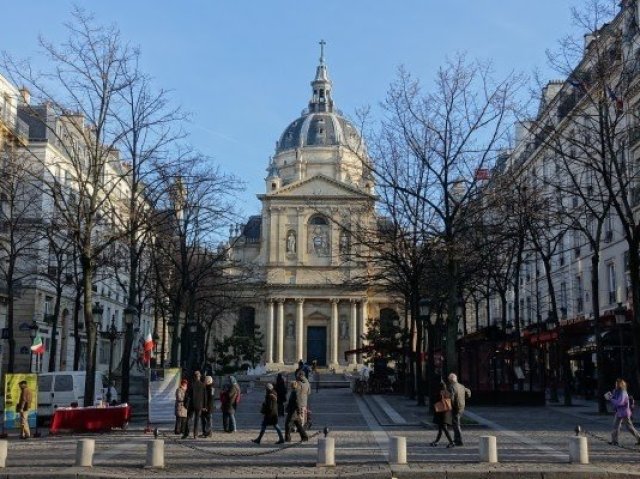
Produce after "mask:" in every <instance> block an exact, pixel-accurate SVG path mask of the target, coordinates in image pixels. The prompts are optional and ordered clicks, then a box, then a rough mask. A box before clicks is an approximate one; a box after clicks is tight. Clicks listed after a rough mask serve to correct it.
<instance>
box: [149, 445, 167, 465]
mask: <svg viewBox="0 0 640 479" xmlns="http://www.w3.org/2000/svg"><path fill="white" fill-rule="evenodd" d="M146 467H164V441H163V440H162V439H154V440H153V441H149V442H148V443H147V464H146Z"/></svg>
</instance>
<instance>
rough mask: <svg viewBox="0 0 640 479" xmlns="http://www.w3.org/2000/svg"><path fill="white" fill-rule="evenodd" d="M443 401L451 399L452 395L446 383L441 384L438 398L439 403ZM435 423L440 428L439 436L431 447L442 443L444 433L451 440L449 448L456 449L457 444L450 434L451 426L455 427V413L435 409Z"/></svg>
mask: <svg viewBox="0 0 640 479" xmlns="http://www.w3.org/2000/svg"><path fill="white" fill-rule="evenodd" d="M443 399H449V400H450V399H451V394H450V393H449V391H448V389H447V385H446V384H445V383H444V382H442V383H440V393H439V396H438V400H439V401H442V400H443ZM433 423H434V424H435V425H437V426H438V435H437V436H436V440H435V441H433V442H432V443H431V446H432V447H436V446H437V445H438V441H440V438H441V437H442V433H444V435H445V436H447V439H448V440H449V443H448V444H447V447H454V446H455V443H454V442H453V439H452V438H451V434H449V426H452V425H453V412H452V411H451V410H449V411H442V412H436V411H435V408H434V415H433Z"/></svg>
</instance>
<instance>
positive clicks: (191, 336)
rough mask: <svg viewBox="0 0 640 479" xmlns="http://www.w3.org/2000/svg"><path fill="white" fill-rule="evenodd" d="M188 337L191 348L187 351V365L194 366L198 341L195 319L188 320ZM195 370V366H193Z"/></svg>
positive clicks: (196, 358)
mask: <svg viewBox="0 0 640 479" xmlns="http://www.w3.org/2000/svg"><path fill="white" fill-rule="evenodd" d="M188 327H189V339H190V340H191V349H190V351H189V367H194V365H195V363H196V362H197V360H198V350H197V349H198V342H197V338H196V334H197V332H198V322H197V321H196V320H195V319H190V320H189V324H188ZM193 370H194V371H195V367H194V368H193Z"/></svg>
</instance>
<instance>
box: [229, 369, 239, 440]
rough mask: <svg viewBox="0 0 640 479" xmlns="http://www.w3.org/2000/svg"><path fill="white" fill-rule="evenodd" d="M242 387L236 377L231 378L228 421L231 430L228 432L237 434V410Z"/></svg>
mask: <svg viewBox="0 0 640 479" xmlns="http://www.w3.org/2000/svg"><path fill="white" fill-rule="evenodd" d="M240 397H241V393H240V386H239V385H238V381H237V380H236V378H235V377H233V376H229V410H228V415H229V416H228V420H229V428H228V430H227V432H236V410H237V409H238V403H239V402H240Z"/></svg>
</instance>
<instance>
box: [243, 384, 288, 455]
mask: <svg viewBox="0 0 640 479" xmlns="http://www.w3.org/2000/svg"><path fill="white" fill-rule="evenodd" d="M260 412H261V413H262V416H263V419H262V426H261V427H260V434H258V437H257V438H255V439H252V440H251V441H252V442H255V443H256V444H260V441H261V440H262V436H263V435H264V432H265V431H266V430H267V426H273V428H274V429H275V430H276V432H277V433H278V442H276V444H283V443H284V437H283V436H282V430H281V429H280V428H279V427H278V395H277V394H276V392H275V391H274V389H273V384H271V383H267V386H266V394H265V398H264V402H263V403H262V409H261V410H260Z"/></svg>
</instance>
